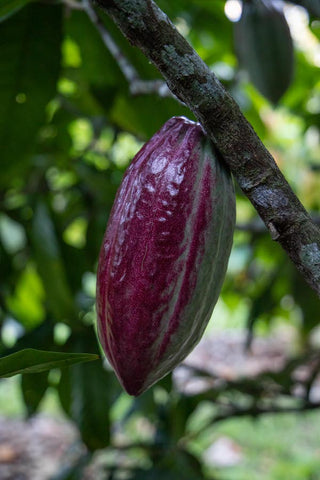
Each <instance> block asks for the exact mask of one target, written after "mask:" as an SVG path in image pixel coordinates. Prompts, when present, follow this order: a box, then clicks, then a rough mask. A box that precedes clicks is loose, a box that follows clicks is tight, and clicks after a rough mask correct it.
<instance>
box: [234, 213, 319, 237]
mask: <svg viewBox="0 0 320 480" xmlns="http://www.w3.org/2000/svg"><path fill="white" fill-rule="evenodd" d="M311 218H312V221H313V223H315V224H316V225H320V215H311ZM236 229H237V230H239V231H240V232H249V233H256V234H260V233H268V229H267V227H266V226H265V224H264V223H263V221H262V220H261V218H260V217H257V218H255V219H254V220H252V221H251V222H247V223H237V224H236Z"/></svg>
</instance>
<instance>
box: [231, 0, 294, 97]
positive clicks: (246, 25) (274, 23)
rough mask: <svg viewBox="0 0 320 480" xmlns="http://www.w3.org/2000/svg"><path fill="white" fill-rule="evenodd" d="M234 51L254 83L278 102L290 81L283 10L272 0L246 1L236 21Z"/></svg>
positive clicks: (289, 49) (290, 45) (290, 52)
mask: <svg viewBox="0 0 320 480" xmlns="http://www.w3.org/2000/svg"><path fill="white" fill-rule="evenodd" d="M234 29H235V40H236V52H237V54H238V57H239V62H240V65H242V66H243V67H244V68H245V69H246V70H247V72H248V74H249V77H250V80H251V81H252V83H253V84H254V86H255V87H256V88H257V89H258V90H259V91H260V93H262V95H264V96H265V97H266V98H267V99H269V100H270V101H271V102H273V103H277V102H278V101H279V99H280V98H281V97H282V95H283V94H284V93H285V91H286V90H287V88H288V87H289V85H290V84H291V81H292V75H293V66H294V58H293V43H292V38H291V35H290V30H289V26H288V24H287V21H286V19H285V16H284V14H283V12H282V11H281V10H280V9H279V8H278V6H276V5H274V4H273V3H272V2H269V3H267V2H264V0H255V1H254V2H245V3H244V5H243V11H242V15H241V18H240V20H239V22H237V23H235V26H234Z"/></svg>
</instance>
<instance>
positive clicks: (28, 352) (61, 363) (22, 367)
mask: <svg viewBox="0 0 320 480" xmlns="http://www.w3.org/2000/svg"><path fill="white" fill-rule="evenodd" d="M97 358H99V357H98V355H94V354H90V353H60V352H47V351H45V350H35V349H33V348H27V349H25V350H20V351H19V352H16V353H12V354H11V355H8V356H6V357H1V358H0V378H4V377H5V378H6V377H12V376H13V375H17V374H18V373H39V372H44V371H46V370H50V369H51V368H63V367H67V366H69V365H74V364H76V363H82V362H90V361H92V360H97Z"/></svg>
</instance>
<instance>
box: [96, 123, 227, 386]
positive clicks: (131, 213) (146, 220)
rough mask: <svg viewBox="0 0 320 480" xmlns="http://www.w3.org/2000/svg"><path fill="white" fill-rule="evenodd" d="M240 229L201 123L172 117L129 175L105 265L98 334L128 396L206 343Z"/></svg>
mask: <svg viewBox="0 0 320 480" xmlns="http://www.w3.org/2000/svg"><path fill="white" fill-rule="evenodd" d="M234 221H235V195H234V188H233V183H232V179H231V175H230V173H229V171H227V169H226V167H224V165H223V164H222V163H221V161H220V159H218V155H217V153H216V152H215V151H214V149H213V146H212V144H211V143H210V142H209V140H208V139H206V137H205V135H204V133H203V131H202V128H201V126H200V125H199V124H197V123H194V122H191V121H190V120H188V119H186V118H183V117H173V118H171V119H170V120H169V121H168V122H167V123H166V124H165V125H164V126H163V127H162V128H161V130H159V132H158V133H156V134H155V135H154V136H153V137H152V138H151V140H149V142H148V143H146V144H145V145H144V147H143V148H142V149H141V150H140V151H139V152H138V154H137V155H136V156H135V158H134V159H133V161H132V163H131V165H130V166H129V168H128V170H127V172H126V174H125V176H124V179H123V181H122V184H121V186H120V188H119V191H118V193H117V196H116V199H115V203H114V205H113V208H112V211H111V215H110V219H109V223H108V226H107V230H106V233H105V237H104V240H103V244H102V247H101V251H100V257H99V265H98V276H97V316H98V320H97V321H98V335H99V339H100V342H101V345H102V347H103V349H104V351H105V353H106V356H107V358H108V359H109V361H110V363H111V364H112V366H113V367H114V369H115V372H116V374H117V376H118V378H119V380H120V382H121V384H122V385H123V387H124V388H125V390H126V391H127V392H128V393H129V394H131V395H139V394H141V393H142V392H143V391H145V390H146V389H147V388H149V387H150V386H151V385H152V384H154V383H155V382H156V381H157V380H159V379H160V378H162V377H163V376H164V375H166V374H167V373H169V372H170V371H171V370H172V369H173V368H174V367H175V366H176V365H177V364H178V363H180V362H181V361H182V360H183V359H184V358H185V357H186V356H187V354H188V353H189V352H190V351H191V350H192V349H193V347H194V346H195V345H196V344H197V343H198V341H199V340H200V338H201V336H202V334H203V332H204V329H205V327H206V325H207V323H208V321H209V319H210V317H211V314H212V311H213V308H214V305H215V303H216V301H217V299H218V296H219V293H220V289H221V286H222V282H223V279H224V276H225V272H226V268H227V263H228V258H229V254H230V250H231V245H232V238H233V229H234Z"/></svg>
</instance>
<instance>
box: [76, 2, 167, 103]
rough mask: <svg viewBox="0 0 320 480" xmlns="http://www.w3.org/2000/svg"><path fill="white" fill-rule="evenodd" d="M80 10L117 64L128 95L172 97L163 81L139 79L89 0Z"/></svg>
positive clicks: (83, 3)
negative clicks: (127, 87)
mask: <svg viewBox="0 0 320 480" xmlns="http://www.w3.org/2000/svg"><path fill="white" fill-rule="evenodd" d="M69 1H70V0H69ZM82 9H83V10H85V12H86V13H87V15H88V17H89V18H90V20H91V21H92V23H93V24H94V25H95V27H96V29H97V30H98V32H99V33H100V35H101V38H102V41H103V43H104V44H105V46H106V47H107V49H108V50H109V52H110V53H111V55H112V56H113V58H114V59H115V61H116V62H117V64H118V66H119V68H120V70H121V72H122V73H123V76H124V77H125V79H126V80H127V82H128V84H129V89H130V93H131V94H132V95H145V94H151V93H156V94H157V95H159V96H160V97H172V93H171V91H170V90H169V88H168V86H167V84H166V83H165V82H164V81H163V80H142V79H141V78H140V76H139V74H138V72H137V70H136V69H135V68H134V66H133V65H132V64H131V63H130V62H129V60H128V59H127V58H126V56H125V55H124V54H123V52H122V51H121V49H120V48H119V46H118V45H117V43H116V42H115V41H114V40H113V38H112V36H111V35H110V33H109V32H108V30H107V29H106V27H105V25H104V24H103V22H102V21H101V19H100V18H99V16H98V15H97V13H96V11H95V10H94V8H93V7H92V5H91V3H90V1H89V0H82Z"/></svg>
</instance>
